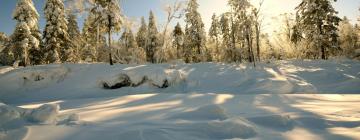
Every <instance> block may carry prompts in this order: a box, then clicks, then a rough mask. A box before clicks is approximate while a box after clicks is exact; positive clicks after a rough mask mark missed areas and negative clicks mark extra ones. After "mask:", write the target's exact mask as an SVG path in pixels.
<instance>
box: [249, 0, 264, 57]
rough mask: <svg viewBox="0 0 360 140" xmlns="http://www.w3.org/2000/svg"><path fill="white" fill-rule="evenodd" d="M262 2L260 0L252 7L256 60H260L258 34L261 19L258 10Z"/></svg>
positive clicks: (262, 0) (259, 32)
mask: <svg viewBox="0 0 360 140" xmlns="http://www.w3.org/2000/svg"><path fill="white" fill-rule="evenodd" d="M263 3H264V0H261V1H260V3H259V7H258V8H253V10H252V15H253V16H254V18H253V19H254V20H253V22H254V28H255V42H256V53H257V55H256V56H257V59H258V61H261V57H260V34H261V22H262V21H261V19H260V10H261V6H262V4H263Z"/></svg>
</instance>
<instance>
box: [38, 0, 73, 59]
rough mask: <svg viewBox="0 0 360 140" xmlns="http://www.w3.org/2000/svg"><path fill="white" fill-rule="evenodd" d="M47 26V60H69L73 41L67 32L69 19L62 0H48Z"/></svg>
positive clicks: (46, 3)
mask: <svg viewBox="0 0 360 140" xmlns="http://www.w3.org/2000/svg"><path fill="white" fill-rule="evenodd" d="M44 12H45V19H46V26H45V29H44V34H43V38H44V47H45V51H44V52H45V62H47V63H60V62H67V61H68V58H69V54H70V53H72V52H71V51H72V50H71V48H70V46H71V44H70V43H71V42H70V39H69V34H68V33H67V31H68V27H67V20H66V17H65V7H64V3H63V2H62V0H46V2H45V9H44Z"/></svg>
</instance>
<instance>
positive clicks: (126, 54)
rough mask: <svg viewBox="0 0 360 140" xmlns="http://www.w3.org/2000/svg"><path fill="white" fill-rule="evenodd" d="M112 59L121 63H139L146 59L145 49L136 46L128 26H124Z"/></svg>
mask: <svg viewBox="0 0 360 140" xmlns="http://www.w3.org/2000/svg"><path fill="white" fill-rule="evenodd" d="M114 60H115V62H117V63H121V64H141V63H143V62H145V61H146V57H145V51H144V49H143V48H141V47H138V46H137V44H136V41H135V37H134V34H133V32H132V30H131V29H130V28H129V27H127V28H125V30H124V32H123V34H122V35H121V37H120V40H119V46H118V47H116V53H115V54H114Z"/></svg>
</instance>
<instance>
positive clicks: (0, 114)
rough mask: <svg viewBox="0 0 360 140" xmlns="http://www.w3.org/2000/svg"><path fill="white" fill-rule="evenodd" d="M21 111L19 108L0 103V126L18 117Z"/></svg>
mask: <svg viewBox="0 0 360 140" xmlns="http://www.w3.org/2000/svg"><path fill="white" fill-rule="evenodd" d="M23 112H24V111H23V110H21V109H20V108H17V107H12V106H8V105H5V104H2V103H0V120H1V121H0V128H2V126H4V125H7V124H8V123H10V122H12V121H14V120H17V119H20V118H21V117H22V115H23Z"/></svg>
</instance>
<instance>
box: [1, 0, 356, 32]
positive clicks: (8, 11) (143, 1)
mask: <svg viewBox="0 0 360 140" xmlns="http://www.w3.org/2000/svg"><path fill="white" fill-rule="evenodd" d="M0 1H1V4H0V11H1V12H0V32H5V33H6V34H11V33H12V32H13V30H14V27H15V24H16V22H15V21H14V20H12V18H11V15H12V12H13V9H14V8H15V5H16V0H0ZM33 1H34V3H35V6H36V9H37V10H38V12H39V13H40V14H41V19H40V28H43V27H44V26H45V19H44V18H43V10H42V9H43V7H44V2H45V0H33ZM174 1H175V0H120V2H121V6H122V9H123V12H124V13H125V15H126V16H128V17H131V18H134V19H139V18H140V17H141V16H145V17H147V16H148V13H149V10H153V11H154V12H155V14H156V16H157V20H158V24H159V29H162V28H161V27H162V25H163V24H164V22H165V16H166V14H165V12H164V11H163V7H164V5H166V4H168V3H172V2H174ZM258 1H259V0H253V1H252V2H253V4H254V5H258ZM198 2H199V4H200V7H199V12H200V13H201V15H202V19H203V21H204V23H205V26H206V30H207V29H208V28H209V26H210V24H211V16H212V14H213V13H216V14H217V15H220V14H221V13H223V12H225V11H227V10H228V6H227V1H226V0H198ZM300 2H301V0H265V1H264V4H263V7H262V14H263V19H264V27H263V28H264V30H265V32H271V31H272V30H273V29H276V28H278V27H276V26H278V25H276V24H273V20H272V19H273V18H274V17H277V16H279V15H280V14H282V13H289V12H294V11H295V10H294V9H295V7H296V6H297V5H298V4H299V3H300ZM334 7H335V9H336V10H337V11H339V16H340V17H343V16H347V17H348V18H350V20H351V21H352V22H353V23H355V22H356V19H357V17H358V16H360V12H359V11H358V8H359V7H360V0H338V2H336V3H334ZM83 19H84V17H80V18H79V26H82V23H83ZM178 21H179V22H182V20H178ZM178 21H174V22H173V24H175V23H176V22H178Z"/></svg>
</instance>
